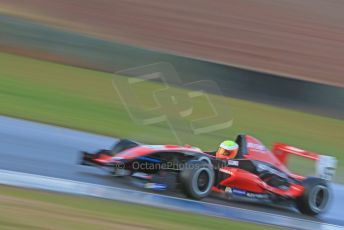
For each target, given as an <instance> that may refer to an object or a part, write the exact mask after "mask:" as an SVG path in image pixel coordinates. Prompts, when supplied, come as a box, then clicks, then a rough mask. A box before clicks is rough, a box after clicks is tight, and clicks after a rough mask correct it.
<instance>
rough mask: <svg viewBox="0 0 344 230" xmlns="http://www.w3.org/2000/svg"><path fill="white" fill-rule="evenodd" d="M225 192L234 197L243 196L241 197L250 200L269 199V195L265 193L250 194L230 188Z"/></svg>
mask: <svg viewBox="0 0 344 230" xmlns="http://www.w3.org/2000/svg"><path fill="white" fill-rule="evenodd" d="M225 192H226V193H230V194H233V195H237V196H241V197H247V198H250V199H268V198H269V196H268V194H265V193H254V192H248V191H245V190H241V189H236V188H230V187H226V189H225Z"/></svg>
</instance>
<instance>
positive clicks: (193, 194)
mask: <svg viewBox="0 0 344 230" xmlns="http://www.w3.org/2000/svg"><path fill="white" fill-rule="evenodd" d="M214 179H215V175H214V169H213V167H212V166H211V165H210V164H209V163H207V162H204V161H198V160H191V161H189V162H187V163H186V164H185V167H184V168H183V169H182V171H181V172H180V182H181V185H182V188H183V190H184V192H185V193H186V195H187V196H189V197H190V198H193V199H196V200H200V199H202V198H204V197H206V196H208V195H209V194H210V193H211V188H212V186H213V184H214Z"/></svg>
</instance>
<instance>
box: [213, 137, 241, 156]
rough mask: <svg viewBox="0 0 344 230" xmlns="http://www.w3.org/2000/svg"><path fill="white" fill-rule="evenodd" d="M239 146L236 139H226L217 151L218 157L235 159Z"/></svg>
mask: <svg viewBox="0 0 344 230" xmlns="http://www.w3.org/2000/svg"><path fill="white" fill-rule="evenodd" d="M238 150H239V146H238V144H237V143H235V142H234V141H224V142H222V143H221V144H220V147H219V149H218V150H217V152H216V158H220V159H224V160H227V159H233V158H235V157H236V155H237V154H238Z"/></svg>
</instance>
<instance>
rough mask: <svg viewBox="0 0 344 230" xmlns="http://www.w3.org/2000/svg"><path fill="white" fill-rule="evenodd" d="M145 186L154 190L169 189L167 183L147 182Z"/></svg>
mask: <svg viewBox="0 0 344 230" xmlns="http://www.w3.org/2000/svg"><path fill="white" fill-rule="evenodd" d="M144 188H147V189H153V190H166V189H167V185H165V184H158V183H146V184H145V185H144Z"/></svg>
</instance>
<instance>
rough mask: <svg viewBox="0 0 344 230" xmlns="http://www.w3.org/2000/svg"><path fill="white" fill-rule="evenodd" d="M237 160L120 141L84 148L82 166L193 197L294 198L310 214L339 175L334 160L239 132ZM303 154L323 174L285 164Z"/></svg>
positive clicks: (327, 198)
mask: <svg viewBox="0 0 344 230" xmlns="http://www.w3.org/2000/svg"><path fill="white" fill-rule="evenodd" d="M236 143H237V144H238V145H239V152H238V154H237V157H236V158H235V159H230V160H227V161H224V160H220V159H217V158H216V157H215V152H203V151H201V150H200V149H198V148H195V147H192V146H176V145H145V144H141V143H138V142H135V141H131V140H126V139H124V140H120V141H119V142H118V143H117V144H116V145H115V146H114V147H113V149H111V150H100V151H98V152H97V153H87V152H82V160H81V164H82V165H95V166H100V167H102V168H105V169H108V170H109V172H110V173H112V174H113V175H114V176H127V177H130V179H131V181H132V182H133V183H134V184H136V185H139V186H142V187H144V188H149V189H154V190H167V189H171V190H180V191H182V192H184V193H185V194H186V195H188V196H189V197H191V198H193V199H202V198H204V197H206V196H208V195H209V194H210V193H211V192H215V193H223V194H224V195H226V196H229V197H245V198H248V199H254V200H261V201H272V202H279V201H292V202H293V203H294V204H295V205H296V207H297V208H298V210H299V211H300V212H302V213H305V214H308V215H317V214H319V213H321V212H323V211H324V210H325V209H326V207H327V205H328V203H329V201H330V195H331V192H330V189H329V186H328V179H330V178H331V177H332V176H333V175H334V171H335V159H334V158H331V157H327V156H321V155H318V154H315V153H311V152H306V151H304V150H301V149H298V148H295V147H292V146H288V145H285V144H275V145H274V147H273V150H272V151H269V150H268V149H267V148H266V147H265V146H264V145H263V144H262V143H261V142H260V141H259V140H257V139H255V138H254V137H251V136H248V135H238V137H237V139H236ZM289 154H294V155H298V156H301V157H305V158H308V159H311V160H315V161H317V162H318V164H317V167H318V172H319V175H320V177H302V176H300V175H296V174H293V173H291V172H289V170H288V169H287V168H286V162H287V156H288V155H289Z"/></svg>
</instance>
